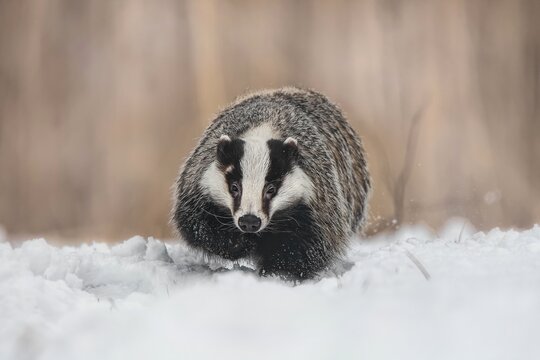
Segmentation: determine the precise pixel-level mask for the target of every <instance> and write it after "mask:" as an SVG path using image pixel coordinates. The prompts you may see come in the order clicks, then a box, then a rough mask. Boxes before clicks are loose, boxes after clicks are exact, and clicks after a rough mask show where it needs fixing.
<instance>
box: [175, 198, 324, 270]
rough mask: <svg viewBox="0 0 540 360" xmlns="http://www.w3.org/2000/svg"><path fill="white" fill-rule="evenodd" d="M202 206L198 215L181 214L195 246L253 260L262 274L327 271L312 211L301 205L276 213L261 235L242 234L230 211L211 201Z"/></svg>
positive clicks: (180, 220)
mask: <svg viewBox="0 0 540 360" xmlns="http://www.w3.org/2000/svg"><path fill="white" fill-rule="evenodd" d="M205 200H206V201H202V202H200V203H199V206H200V204H202V205H203V206H202V207H199V209H200V211H199V214H198V216H197V215H196V214H192V216H184V218H182V216H181V215H182V214H185V213H186V212H181V213H178V215H179V218H177V224H179V225H180V226H179V227H180V232H181V234H182V236H183V237H184V239H185V240H186V241H187V242H188V243H189V244H190V245H192V246H194V247H196V248H199V249H202V250H204V251H205V252H208V253H210V254H214V255H217V256H220V257H222V258H224V259H228V260H238V259H241V258H248V257H249V258H252V259H253V260H254V261H255V263H256V264H257V267H258V269H259V271H260V273H261V275H274V274H275V275H280V276H286V277H289V278H291V277H292V278H297V279H305V278H311V277H313V276H314V275H315V274H316V273H317V272H319V271H321V270H323V269H324V268H326V266H327V265H328V263H329V260H331V258H330V255H329V254H328V253H327V252H326V251H325V248H324V239H322V238H321V235H320V232H319V231H318V230H317V225H316V224H315V222H314V221H313V216H312V212H311V209H310V208H309V207H308V206H307V205H304V204H298V205H296V206H293V207H291V208H289V209H287V210H282V211H279V212H277V213H275V214H274V216H273V217H272V221H271V223H270V224H269V225H268V227H267V228H266V229H264V230H263V231H262V232H260V233H255V234H248V233H242V232H241V231H240V230H238V229H237V228H236V226H235V225H234V223H233V219H232V217H231V215H230V211H229V210H228V209H225V208H223V207H221V206H218V205H215V204H214V203H212V202H211V201H208V199H205Z"/></svg>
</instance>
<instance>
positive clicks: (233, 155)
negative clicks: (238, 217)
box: [217, 139, 244, 211]
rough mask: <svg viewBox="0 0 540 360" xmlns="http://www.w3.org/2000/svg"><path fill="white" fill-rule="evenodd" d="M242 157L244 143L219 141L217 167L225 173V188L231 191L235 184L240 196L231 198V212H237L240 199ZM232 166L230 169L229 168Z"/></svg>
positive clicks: (235, 140) (241, 141)
mask: <svg viewBox="0 0 540 360" xmlns="http://www.w3.org/2000/svg"><path fill="white" fill-rule="evenodd" d="M243 156H244V141H243V140H240V139H233V140H231V141H220V143H219V144H218V148H217V160H218V166H219V169H220V170H221V171H223V172H224V173H225V180H226V181H227V188H228V189H229V192H230V189H231V184H232V183H233V182H235V181H236V182H237V183H238V186H239V188H240V195H239V196H238V197H236V198H233V211H236V210H238V208H239V207H240V201H241V199H242V169H241V168H240V160H241V159H242V157H243ZM231 166H232V168H231Z"/></svg>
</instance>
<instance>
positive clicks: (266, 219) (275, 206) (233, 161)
mask: <svg viewBox="0 0 540 360" xmlns="http://www.w3.org/2000/svg"><path fill="white" fill-rule="evenodd" d="M297 158H298V144H297V142H296V140H295V139H293V138H287V139H285V140H282V139H276V138H274V134H273V133H272V132H271V131H269V129H268V128H264V127H261V128H257V129H254V130H252V131H250V132H248V133H246V134H245V135H244V136H242V137H241V138H235V139H231V138H230V137H228V136H227V135H223V136H222V137H221V138H220V139H219V142H218V145H217V151H216V161H214V162H213V163H212V164H211V165H210V166H209V168H208V169H207V170H206V172H205V173H204V176H203V179H202V185H203V188H204V189H205V190H206V191H207V192H208V193H209V194H210V196H211V197H212V198H213V199H214V200H215V201H216V202H218V203H220V204H221V205H223V206H226V207H228V208H229V209H230V210H231V214H232V216H233V219H234V223H235V225H236V226H237V227H238V228H239V229H240V230H241V231H243V232H258V231H262V230H263V229H264V228H265V227H266V226H267V225H268V224H269V223H271V221H272V215H273V214H274V213H275V212H276V211H278V210H283V209H286V208H288V207H290V206H293V205H295V204H297V203H298V202H299V201H300V200H305V201H309V198H310V197H311V192H312V183H311V181H310V179H309V178H308V176H307V175H306V174H305V173H304V171H302V169H300V168H299V167H298V166H297Z"/></svg>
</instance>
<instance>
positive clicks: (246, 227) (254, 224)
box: [238, 214, 261, 233]
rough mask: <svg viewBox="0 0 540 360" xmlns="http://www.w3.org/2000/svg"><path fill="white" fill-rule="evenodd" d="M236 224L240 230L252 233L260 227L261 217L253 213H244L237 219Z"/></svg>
mask: <svg viewBox="0 0 540 360" xmlns="http://www.w3.org/2000/svg"><path fill="white" fill-rule="evenodd" d="M238 226H239V227H240V229H241V230H242V231H245V232H248V233H254V232H256V231H257V230H259V229H260V228H261V219H259V218H258V217H257V216H255V215H251V214H249V215H244V216H241V217H240V218H239V219H238Z"/></svg>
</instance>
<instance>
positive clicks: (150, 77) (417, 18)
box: [0, 0, 540, 241]
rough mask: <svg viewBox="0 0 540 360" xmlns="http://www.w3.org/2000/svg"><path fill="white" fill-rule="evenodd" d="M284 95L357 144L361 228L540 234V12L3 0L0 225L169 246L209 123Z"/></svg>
mask: <svg viewBox="0 0 540 360" xmlns="http://www.w3.org/2000/svg"><path fill="white" fill-rule="evenodd" d="M283 85H298V86H303V87H309V88H314V89H316V90H319V91H321V92H323V93H325V94H326V95H328V96H329V97H330V98H331V99H333V100H334V101H336V102H337V103H338V104H340V105H341V107H342V108H343V109H344V111H345V112H346V114H347V115H348V118H349V120H350V121H351V122H352V124H353V125H354V127H355V128H356V129H357V130H358V131H359V133H360V134H361V135H362V136H363V138H364V141H365V144H366V148H367V151H368V154H369V162H370V168H371V171H372V173H373V178H374V184H375V189H374V196H373V197H372V203H371V216H370V226H369V229H368V232H369V233H373V232H375V231H379V230H381V229H385V228H387V227H388V226H389V224H390V225H391V224H392V220H394V219H395V221H394V223H397V224H400V223H409V222H425V223H427V224H430V225H431V226H433V227H437V226H439V225H441V224H442V223H443V222H444V221H445V220H446V219H448V218H449V217H452V216H463V217H466V218H468V219H470V221H471V222H473V223H474V224H475V225H476V226H477V227H479V228H482V229H487V228H491V227H493V226H501V227H509V226H517V227H526V226H529V225H531V224H532V223H534V222H539V221H540V2H539V1H536V0H520V1H512V0H508V1H491V0H489V1H488V0H484V1H469V0H456V1H420V0H415V1H410V0H409V1H393V0H382V1H381V0H372V1H264V2H263V1H204V0H202V1H173V0H160V1H144V0H140V1H136V0H133V1H120V0H118V1H105V0H103V1H73V0H61V1H60V0H58V1H45V0H34V1H24V0H11V1H9V0H0V224H2V225H3V226H4V227H5V229H6V230H7V231H8V233H9V234H12V236H17V234H25V235H26V234H40V235H45V236H50V237H58V238H67V239H71V240H73V241H76V240H81V239H85V238H104V239H119V238H122V237H126V236H129V235H133V234H141V235H153V236H159V237H169V236H170V235H171V233H170V229H169V226H168V224H167V220H168V212H169V208H170V197H171V196H170V187H171V184H172V183H173V181H174V179H175V176H176V173H177V170H178V167H179V166H180V164H181V162H182V159H183V158H184V157H185V156H186V154H187V152H188V151H189V150H190V149H191V148H192V147H193V146H194V145H195V144H196V141H197V137H198V136H199V135H200V134H201V132H202V131H203V129H204V128H205V127H206V125H207V124H208V123H209V121H210V120H211V118H212V115H213V114H214V113H215V112H216V111H217V110H218V109H219V108H221V107H223V106H225V105H226V104H227V103H228V102H229V101H232V100H233V99H234V98H235V97H236V96H238V95H240V94H242V93H244V92H246V91H250V90H256V89H260V88H269V87H279V86H283Z"/></svg>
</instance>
